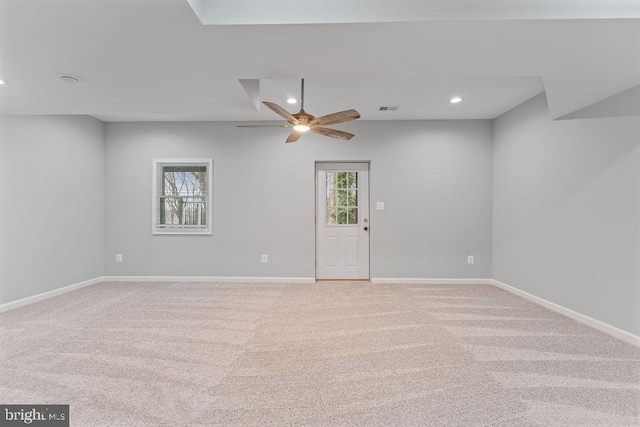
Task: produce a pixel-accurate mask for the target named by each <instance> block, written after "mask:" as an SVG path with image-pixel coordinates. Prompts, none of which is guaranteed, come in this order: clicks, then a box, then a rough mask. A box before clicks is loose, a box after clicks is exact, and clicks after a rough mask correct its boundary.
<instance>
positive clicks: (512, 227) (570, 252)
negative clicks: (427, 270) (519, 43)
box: [493, 94, 640, 335]
mask: <svg viewBox="0 0 640 427" xmlns="http://www.w3.org/2000/svg"><path fill="white" fill-rule="evenodd" d="M493 163H494V187H493V197H494V204H493V212H494V219H493V245H494V264H493V273H494V278H495V279H497V280H500V281H502V282H504V283H507V284H508V285H511V286H514V287H516V288H519V289H522V290H524V291H526V292H529V293H532V294H534V295H536V296H539V297H542V298H545V299H547V300H549V301H552V302H555V303H557V304H560V305H562V306H564V307H567V308H570V309H573V310H575V311H578V312H580V313H583V314H586V315H588V316H591V317H594V318H595V319H598V320H601V321H603V322H606V323H609V324H611V325H614V326H617V327H619V328H621V329H624V330H627V331H630V332H632V333H635V334H637V335H640V120H638V118H637V117H629V118H605V119H585V120H567V121H562V120H561V121H551V120H550V117H549V111H548V108H547V102H546V98H545V96H544V94H542V95H539V96H537V97H535V98H533V99H532V100H530V101H528V102H526V103H524V104H522V105H521V106H519V107H517V108H515V109H514V110H511V111H510V112H508V113H506V114H504V115H503V116H501V117H499V118H498V119H496V120H495V122H494V162H493Z"/></svg>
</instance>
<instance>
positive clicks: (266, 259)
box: [262, 254, 269, 262]
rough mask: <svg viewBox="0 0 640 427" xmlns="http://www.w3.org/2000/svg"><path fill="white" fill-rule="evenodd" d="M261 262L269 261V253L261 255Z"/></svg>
mask: <svg viewBox="0 0 640 427" xmlns="http://www.w3.org/2000/svg"><path fill="white" fill-rule="evenodd" d="M262 262H269V255H267V254H263V255H262Z"/></svg>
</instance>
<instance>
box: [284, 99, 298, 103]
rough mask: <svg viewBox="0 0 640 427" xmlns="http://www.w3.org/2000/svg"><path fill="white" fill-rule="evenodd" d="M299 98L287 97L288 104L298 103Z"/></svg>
mask: <svg viewBox="0 0 640 427" xmlns="http://www.w3.org/2000/svg"><path fill="white" fill-rule="evenodd" d="M297 103H298V100H297V99H295V98H289V99H287V104H297Z"/></svg>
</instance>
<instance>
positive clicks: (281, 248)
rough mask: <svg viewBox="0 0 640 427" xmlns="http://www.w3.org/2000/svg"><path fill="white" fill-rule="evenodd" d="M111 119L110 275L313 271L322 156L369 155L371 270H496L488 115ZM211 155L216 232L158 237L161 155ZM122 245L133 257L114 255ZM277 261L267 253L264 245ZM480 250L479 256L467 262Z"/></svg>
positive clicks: (439, 273) (487, 273) (396, 273)
mask: <svg viewBox="0 0 640 427" xmlns="http://www.w3.org/2000/svg"><path fill="white" fill-rule="evenodd" d="M341 128H343V129H345V130H349V131H353V132H355V133H356V137H355V138H354V139H353V140H351V141H349V142H345V141H339V140H334V139H329V138H324V137H321V136H318V135H314V134H309V135H305V137H304V138H303V139H301V140H300V141H299V142H298V143H297V144H285V143H284V140H285V138H286V135H287V133H286V131H284V130H278V129H259V130H256V129H238V128H236V127H235V123H221V122H217V123H108V124H106V171H105V191H106V211H105V274H106V275H151V276H155V275H168V276H240V277H253V276H262V277H314V276H315V228H314V227H315V226H314V215H315V212H314V161H322V160H370V161H371V173H370V182H371V202H372V205H373V206H375V202H376V201H384V202H385V204H386V206H385V207H386V210H384V211H376V210H372V211H371V276H372V277H391V278H394V277H398V278H407V277H416V278H490V277H491V191H492V181H491V169H492V166H491V163H492V127H491V121H487V120H485V121H407V122H390V121H387V122H354V123H350V124H346V125H343V126H341ZM194 157H205V158H213V161H214V200H213V203H214V209H213V236H153V235H152V234H151V198H152V195H151V191H152V189H151V181H152V179H151V168H152V159H153V158H194ZM116 253H122V254H123V255H124V262H123V263H116V262H115V255H116ZM263 253H264V254H268V255H269V263H267V264H262V263H261V262H260V255H261V254H263ZM467 255H474V256H475V257H476V262H475V264H474V265H468V264H467Z"/></svg>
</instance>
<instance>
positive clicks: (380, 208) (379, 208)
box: [376, 202, 384, 211]
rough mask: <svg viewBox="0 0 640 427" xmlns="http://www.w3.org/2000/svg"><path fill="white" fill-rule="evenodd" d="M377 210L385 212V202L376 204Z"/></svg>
mask: <svg viewBox="0 0 640 427" xmlns="http://www.w3.org/2000/svg"><path fill="white" fill-rule="evenodd" d="M376 210H378V211H383V210H384V202H377V203H376Z"/></svg>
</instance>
